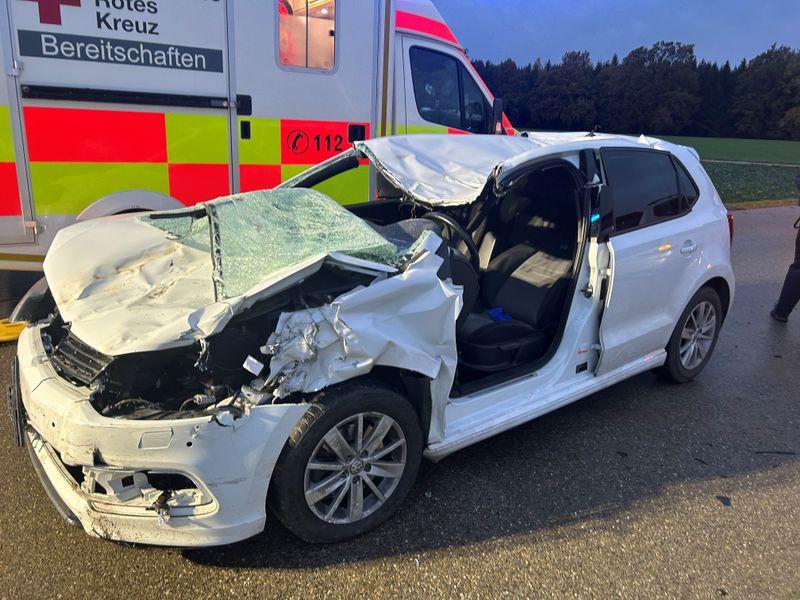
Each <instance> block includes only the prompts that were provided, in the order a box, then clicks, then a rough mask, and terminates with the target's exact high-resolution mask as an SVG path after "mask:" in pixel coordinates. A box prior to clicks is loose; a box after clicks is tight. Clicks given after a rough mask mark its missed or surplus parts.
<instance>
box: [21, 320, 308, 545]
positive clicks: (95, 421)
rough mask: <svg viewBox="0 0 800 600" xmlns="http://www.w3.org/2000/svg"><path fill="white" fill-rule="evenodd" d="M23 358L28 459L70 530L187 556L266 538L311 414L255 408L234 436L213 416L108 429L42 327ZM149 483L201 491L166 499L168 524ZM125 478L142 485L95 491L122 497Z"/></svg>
mask: <svg viewBox="0 0 800 600" xmlns="http://www.w3.org/2000/svg"><path fill="white" fill-rule="evenodd" d="M17 358H18V361H19V369H18V373H19V393H20V396H21V399H22V404H23V405H24V408H25V410H24V413H25V419H26V423H25V424H24V425H25V426H26V433H25V437H26V441H27V444H28V446H29V451H30V453H31V457H32V459H33V461H34V466H35V467H36V470H37V473H38V474H39V476H40V478H41V479H42V482H43V484H44V486H45V489H46V491H47V492H48V495H49V496H50V497H51V499H52V500H53V502H54V504H55V505H56V507H57V508H58V509H59V512H61V514H62V516H64V517H65V518H66V519H67V520H68V521H75V522H79V523H80V525H81V526H82V527H83V528H84V529H85V530H86V532H87V533H89V534H90V535H93V536H96V537H101V538H105V539H111V540H118V541H126V542H133V543H142V544H154V545H168V546H180V547H190V546H213V545H218V544H227V543H231V542H235V541H239V540H242V539H245V538H247V537H250V536H252V535H255V534H257V533H258V532H260V531H261V530H262V529H263V528H264V522H265V519H266V510H265V503H266V494H267V486H268V483H269V479H270V476H271V473H272V469H273V467H274V465H275V462H276V461H277V459H278V456H279V455H280V452H281V450H282V448H283V446H284V444H285V441H286V439H287V438H288V436H289V434H290V432H291V430H292V428H293V427H294V425H295V424H296V423H297V421H298V420H299V419H300V417H301V416H302V415H303V414H304V412H305V410H306V408H307V407H306V406H305V405H302V404H279V405H264V406H256V407H253V408H252V409H251V410H250V412H249V413H248V414H245V415H244V416H242V417H241V418H239V419H237V420H236V421H235V422H234V424H233V425H232V426H228V427H223V426H222V425H220V424H218V423H217V422H215V421H212V420H211V418H210V417H209V416H201V417H196V418H190V419H181V420H164V421H135V420H126V419H110V418H106V417H103V416H102V415H100V414H99V413H97V412H96V411H95V410H94V408H93V407H92V406H91V404H90V403H89V400H88V393H89V390H88V389H86V388H80V387H76V386H74V385H72V384H71V383H69V382H68V381H66V380H64V379H62V378H60V377H59V375H58V373H57V372H56V371H55V369H54V368H53V366H52V364H51V363H50V361H49V359H48V358H47V355H46V354H45V351H44V346H43V345H42V341H41V327H39V326H33V327H29V328H27V329H25V330H24V331H23V333H22V335H21V336H20V339H19V344H18V348H17ZM76 473H77V474H78V477H77V478H76ZM152 473H155V474H170V475H172V474H177V475H180V476H182V477H185V478H187V479H189V480H191V482H192V483H194V484H195V485H196V489H193V490H190V491H186V492H182V493H180V494H175V495H174V496H173V497H172V498H170V499H169V502H168V508H169V510H168V512H169V519H168V520H166V521H165V520H164V519H163V518H159V515H158V514H157V511H155V510H153V506H152V504H153V503H152V498H153V496H154V494H155V495H157V490H154V489H153V487H152V486H150V484H149V483H148V480H147V476H148V475H147V474H152ZM84 475H85V476H86V479H83V481H80V479H82V478H83V476H84ZM123 477H125V478H126V479H127V481H128V482H131V481H135V485H134V484H131V485H130V486H128V488H127V489H125V490H122V491H120V493H119V494H117V493H108V492H107V491H103V490H99V489H98V488H96V487H94V486H93V484H91V483H90V480H91V481H94V480H100V479H103V478H105V480H108V479H109V478H110V479H112V480H113V481H114V482H116V485H117V487H118V486H119V482H120V481H121V480H122V478H123ZM101 492H104V493H101Z"/></svg>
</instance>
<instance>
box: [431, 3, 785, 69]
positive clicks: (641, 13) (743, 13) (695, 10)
mask: <svg viewBox="0 0 800 600" xmlns="http://www.w3.org/2000/svg"><path fill="white" fill-rule="evenodd" d="M434 4H436V7H437V8H438V9H439V12H441V13H442V15H443V16H444V18H445V20H446V21H447V22H448V24H449V25H450V27H451V29H452V30H453V32H454V33H455V35H456V37H457V38H458V39H459V41H460V42H461V43H462V44H463V45H464V46H465V47H466V48H467V50H468V51H469V56H470V57H471V58H474V59H477V58H481V59H486V60H492V61H494V62H498V61H500V60H503V59H505V58H508V57H511V58H513V59H514V60H516V61H517V63H520V64H525V63H529V62H532V61H533V60H535V59H536V58H537V57H539V58H541V59H542V61H546V60H548V59H549V60H551V61H553V62H558V61H560V60H561V57H562V56H563V54H564V52H566V51H567V50H588V51H589V52H590V53H591V56H592V59H593V60H595V61H597V60H607V59H610V58H611V57H612V56H613V55H614V53H615V52H616V53H617V54H618V55H619V56H620V58H622V57H624V56H625V55H626V54H627V53H628V52H630V51H631V50H632V49H634V48H636V47H638V46H649V45H651V44H653V43H654V42H657V41H659V40H667V41H675V42H689V43H693V44H694V45H695V54H696V55H697V57H698V59H706V60H711V61H717V62H720V63H722V62H725V61H726V60H730V61H731V63H732V64H735V63H738V62H740V61H741V60H742V59H743V58H747V59H749V58H752V57H754V56H755V55H756V54H758V53H760V52H762V51H764V50H766V49H767V48H769V46H771V45H772V44H773V43H774V42H777V43H778V45H781V44H786V45H788V46H792V47H794V48H800V0H760V1H759V0H434Z"/></svg>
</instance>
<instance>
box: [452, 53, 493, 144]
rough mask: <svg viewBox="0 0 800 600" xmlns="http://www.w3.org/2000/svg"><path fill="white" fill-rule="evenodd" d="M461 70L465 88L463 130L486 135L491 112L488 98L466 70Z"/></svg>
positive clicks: (462, 66) (461, 66)
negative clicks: (487, 101) (487, 102)
mask: <svg viewBox="0 0 800 600" xmlns="http://www.w3.org/2000/svg"><path fill="white" fill-rule="evenodd" d="M459 68H460V69H461V81H462V83H463V86H464V127H463V129H465V130H467V131H469V132H471V133H486V131H487V130H488V128H489V126H488V121H489V118H488V117H489V111H488V107H487V105H486V98H485V97H484V95H483V92H482V91H481V88H479V87H478V84H477V83H475V80H474V79H473V78H472V76H471V75H470V74H469V72H467V70H466V69H465V68H464V65H459Z"/></svg>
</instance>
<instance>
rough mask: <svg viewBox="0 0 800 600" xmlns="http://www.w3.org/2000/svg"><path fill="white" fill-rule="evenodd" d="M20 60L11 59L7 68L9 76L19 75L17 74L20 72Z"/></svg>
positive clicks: (21, 65)
mask: <svg viewBox="0 0 800 600" xmlns="http://www.w3.org/2000/svg"><path fill="white" fill-rule="evenodd" d="M22 67H23V64H22V61H20V60H12V61H11V67H9V69H8V74H9V75H10V76H11V77H19V74H20V73H21V72H22Z"/></svg>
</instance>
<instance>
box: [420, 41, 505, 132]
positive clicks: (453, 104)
mask: <svg viewBox="0 0 800 600" xmlns="http://www.w3.org/2000/svg"><path fill="white" fill-rule="evenodd" d="M409 55H410V58H411V79H412V83H413V86H414V100H415V101H416V103H417V110H418V111H419V115H420V116H421V117H422V118H423V119H425V120H426V121H430V122H431V123H438V124H439V125H444V126H445V127H452V128H454V129H462V130H464V131H469V132H470V133H486V132H487V131H488V129H489V125H490V124H489V121H490V119H489V115H490V113H491V110H490V108H489V104H488V102H487V101H486V97H485V96H484V95H483V92H482V91H481V88H480V87H478V84H477V83H475V80H474V79H473V78H472V75H470V73H469V71H467V69H466V68H465V67H464V65H463V64H461V62H459V61H458V60H456V59H455V58H454V57H452V56H449V55H447V54H443V53H441V52H436V51H435V50H428V49H427V48H420V47H419V46H415V47H413V48H411V51H410V53H409Z"/></svg>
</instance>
